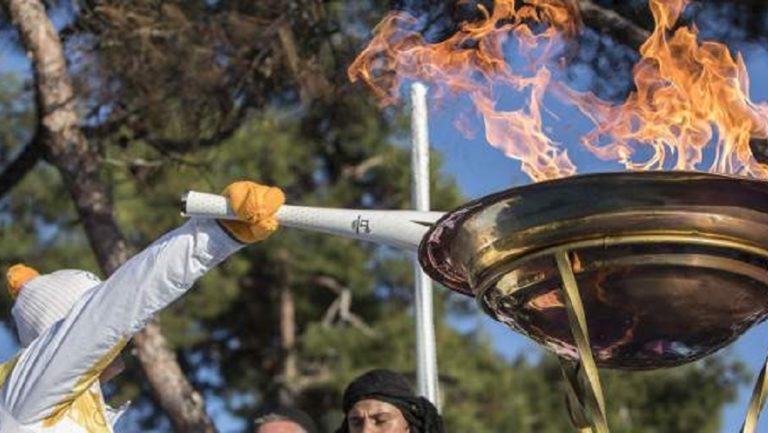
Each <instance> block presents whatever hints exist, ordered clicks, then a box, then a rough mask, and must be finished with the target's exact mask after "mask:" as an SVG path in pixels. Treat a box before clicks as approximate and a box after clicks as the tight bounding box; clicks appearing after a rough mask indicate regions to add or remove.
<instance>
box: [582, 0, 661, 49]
mask: <svg viewBox="0 0 768 433" xmlns="http://www.w3.org/2000/svg"><path fill="white" fill-rule="evenodd" d="M578 5H579V9H580V10H581V17H582V19H583V20H584V24H586V25H587V26H589V27H591V28H593V29H595V30H598V31H600V32H603V33H606V34H608V35H610V36H611V37H613V38H614V39H616V40H617V41H619V42H621V43H623V44H626V45H629V46H630V47H632V48H640V46H641V45H642V44H643V42H645V40H646V39H648V37H649V36H650V35H651V32H650V31H648V30H646V29H644V28H642V27H640V26H638V25H637V24H635V23H633V22H632V21H630V20H628V19H627V18H625V17H623V16H621V15H620V14H618V13H617V12H615V11H612V10H610V9H606V8H604V7H602V6H600V5H598V4H596V3H594V2H593V1H592V0H578Z"/></svg>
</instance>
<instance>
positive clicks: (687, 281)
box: [184, 172, 768, 369]
mask: <svg viewBox="0 0 768 433" xmlns="http://www.w3.org/2000/svg"><path fill="white" fill-rule="evenodd" d="M190 194H196V195H194V196H193V195H189V196H187V199H186V201H185V210H184V211H185V213H187V214H195V215H205V216H214V217H217V218H220V217H225V216H226V215H227V214H228V209H227V204H226V201H222V200H224V199H222V198H220V197H218V198H214V197H213V196H210V195H204V194H202V195H201V194H200V193H190ZM217 200H218V201H217ZM229 216H230V217H233V215H232V213H231V211H229ZM278 219H279V220H280V222H281V224H283V225H287V226H292V227H298V228H301V229H305V230H313V231H322V232H326V233H332V234H336V235H342V236H348V237H355V238H358V239H364V240H371V241H374V242H378V243H384V244H388V245H392V246H395V247H398V248H404V249H412V250H415V249H416V248H417V247H418V254H419V259H420V262H421V265H422V267H423V268H424V269H425V270H426V271H427V273H429V275H430V276H431V277H432V278H434V279H435V280H436V281H438V282H439V283H441V284H443V285H444V286H446V287H448V288H450V289H452V290H454V291H457V292H459V293H462V294H464V295H468V296H473V297H474V298H475V299H476V300H477V302H478V304H479V305H480V306H481V307H482V308H483V310H485V312H486V313H488V314H489V315H490V316H491V317H493V318H494V319H496V320H498V321H500V322H503V323H505V324H507V325H508V326H509V327H510V328H512V329H514V330H515V331H518V332H520V333H522V334H524V335H527V336H528V337H530V338H532V339H533V340H535V341H536V342H538V343H540V344H541V345H543V346H544V347H546V348H548V349H550V350H552V351H554V352H555V353H556V354H558V355H560V356H561V357H565V358H570V359H576V358H577V357H578V355H577V350H576V348H575V346H574V342H573V338H572V336H571V327H570V326H569V324H568V315H567V311H566V308H565V300H564V296H563V292H562V289H563V287H562V286H563V284H562V280H563V278H564V277H563V268H562V263H564V262H567V263H568V267H569V268H570V269H569V270H567V273H568V274H572V275H573V276H574V277H575V282H576V285H577V286H578V292H579V293H580V296H581V299H582V301H583V305H584V311H585V313H586V318H587V323H588V329H589V333H590V341H591V347H592V351H593V353H594V356H595V360H596V362H597V365H598V366H601V367H608V368H625V369H650V368H660V367H669V366H675V365H679V364H683V363H686V362H689V361H693V360H696V359H699V358H701V357H703V356H705V355H707V354H710V353H712V352H714V351H716V350H718V349H720V348H722V347H723V346H725V345H727V344H728V343H730V342H731V341H733V340H734V339H735V338H736V337H737V336H739V335H740V334H742V333H743V332H744V331H746V330H747V329H748V328H749V327H751V326H753V325H754V324H756V323H758V322H760V321H762V320H764V319H765V317H766V314H767V313H768V183H766V182H762V181H756V180H749V179H741V178H734V177H727V176H720V175H712V174H704V173H686V172H630V173H606V174H594V175H584V176H575V177H569V178H566V179H561V180H555V181H548V182H541V183H537V184H532V185H528V186H523V187H519V188H514V189H510V190H507V191H503V192H500V193H497V194H494V195H490V196H487V197H484V198H481V199H479V200H475V201H473V202H470V203H467V204H466V205H464V206H462V207H460V208H458V209H455V210H453V211H451V212H449V213H446V214H442V213H437V212H414V211H371V210H350V209H318V208H308V207H296V206H284V207H283V208H282V209H281V210H280V212H279V213H278ZM555 257H560V261H559V262H560V267H559V266H558V263H556V260H555ZM563 258H567V260H563Z"/></svg>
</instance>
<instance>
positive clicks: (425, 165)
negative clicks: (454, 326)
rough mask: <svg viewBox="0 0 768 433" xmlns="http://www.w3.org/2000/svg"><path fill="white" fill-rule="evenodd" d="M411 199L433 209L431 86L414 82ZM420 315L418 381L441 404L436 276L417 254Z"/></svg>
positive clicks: (416, 205) (422, 208) (424, 208)
mask: <svg viewBox="0 0 768 433" xmlns="http://www.w3.org/2000/svg"><path fill="white" fill-rule="evenodd" d="M411 106H412V110H413V111H412V112H411V142H412V146H413V151H412V158H411V169H412V171H413V173H412V178H411V200H412V201H413V206H414V209H416V210H418V211H428V210H429V207H430V206H429V124H428V119H427V87H426V86H424V85H423V84H421V83H414V84H413V85H412V86H411ZM414 277H415V278H414V280H415V283H416V287H415V291H416V296H415V306H414V308H415V316H416V381H417V387H418V392H419V394H420V395H422V396H424V397H425V398H427V399H428V400H429V401H431V402H432V403H433V404H434V405H435V406H437V407H438V409H439V407H440V401H439V394H438V393H439V390H438V380H437V355H436V350H435V325H434V317H433V312H432V280H431V279H430V278H429V277H428V276H427V274H426V273H424V271H423V270H422V269H421V266H419V261H418V259H417V258H415V257H414Z"/></svg>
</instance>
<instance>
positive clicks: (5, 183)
mask: <svg viewBox="0 0 768 433" xmlns="http://www.w3.org/2000/svg"><path fill="white" fill-rule="evenodd" d="M43 154H44V147H43V144H42V139H41V138H40V134H39V132H36V133H35V136H34V137H32V140H31V141H30V142H29V143H28V144H27V145H26V146H25V147H24V149H23V150H22V151H21V153H20V154H19V155H18V156H17V157H16V159H14V160H13V161H11V163H10V164H8V165H7V166H6V167H5V169H4V170H3V172H2V173H0V198H3V197H4V196H5V194H7V193H8V191H10V190H12V189H13V188H14V187H15V186H16V185H17V184H18V183H19V182H21V181H22V180H23V179H24V177H25V176H26V175H27V173H29V172H30V171H32V169H33V168H35V166H36V165H37V162H38V161H39V160H40V159H41V158H42V157H43Z"/></svg>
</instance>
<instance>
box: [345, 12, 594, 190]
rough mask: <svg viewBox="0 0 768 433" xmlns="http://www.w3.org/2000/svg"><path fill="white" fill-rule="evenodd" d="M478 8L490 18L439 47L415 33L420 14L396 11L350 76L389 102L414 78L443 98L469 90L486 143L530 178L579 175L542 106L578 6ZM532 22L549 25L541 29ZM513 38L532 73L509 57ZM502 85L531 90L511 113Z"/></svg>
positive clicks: (376, 32)
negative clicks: (548, 130)
mask: <svg viewBox="0 0 768 433" xmlns="http://www.w3.org/2000/svg"><path fill="white" fill-rule="evenodd" d="M480 8H481V11H482V12H483V14H484V19H482V20H478V21H476V22H465V23H463V24H462V25H461V27H460V28H459V30H458V31H457V32H456V33H455V34H454V35H453V36H451V37H450V38H448V39H447V40H445V41H442V42H439V43H434V44H430V43H428V42H427V41H425V40H424V38H423V37H422V36H421V34H419V33H418V31H416V30H414V29H415V27H416V25H417V20H416V19H415V18H413V17H411V16H410V15H408V14H405V13H402V12H393V13H391V14H390V15H388V16H387V17H386V18H384V19H383V20H382V21H381V23H379V25H378V26H377V27H376V29H375V30H374V38H373V40H372V41H371V42H370V44H369V45H368V46H367V47H366V48H365V50H364V51H363V52H361V53H360V55H359V56H358V57H357V59H355V61H354V62H353V63H352V65H350V67H349V71H348V74H349V77H350V80H352V81H356V80H358V79H360V80H362V81H364V82H365V83H366V84H368V85H369V87H370V88H371V89H372V90H373V91H374V93H375V94H376V95H377V96H378V97H379V99H380V100H381V102H382V103H383V104H391V103H394V102H396V101H397V99H398V98H397V95H398V91H399V88H400V85H401V84H402V83H403V81H405V80H408V79H416V80H421V81H425V82H429V83H432V84H434V85H433V93H436V94H437V97H438V98H439V97H442V96H444V94H445V93H446V92H452V93H454V94H462V95H467V96H468V97H469V99H470V100H472V102H473V103H474V105H475V107H476V108H477V110H478V111H479V113H480V114H481V116H482V117H483V121H484V125H485V131H486V139H487V140H488V142H489V143H490V144H491V145H493V146H495V147H497V148H499V149H500V150H501V151H502V152H504V154H506V155H507V156H509V157H511V158H515V159H518V160H520V161H521V163H522V170H523V171H524V172H525V173H526V174H528V175H529V176H530V177H531V178H533V179H534V180H536V181H540V180H545V179H551V178H555V177H561V176H568V175H571V174H574V173H575V172H576V167H575V166H574V165H573V163H572V162H571V161H570V159H569V158H568V154H567V152H565V150H563V149H561V148H560V147H559V146H558V145H557V144H555V143H554V142H553V141H552V140H551V139H550V138H549V137H548V136H547V134H545V133H544V131H543V127H542V117H541V106H542V99H543V97H544V93H545V90H546V88H547V86H548V84H549V81H550V76H551V74H550V71H549V69H548V67H547V66H546V64H545V63H546V61H547V59H549V58H550V57H552V52H553V51H554V50H556V48H557V47H558V45H559V44H558V42H559V40H560V38H561V37H563V36H568V37H570V36H572V35H575V34H576V32H577V31H578V27H579V18H578V13H577V11H576V9H574V8H572V7H570V6H568V5H567V4H564V3H561V2H559V1H552V0H538V1H530V2H528V3H527V4H524V5H523V6H522V7H520V8H516V7H515V1H514V0H504V1H497V2H496V3H495V4H494V7H493V11H488V10H487V9H485V8H483V7H482V6H480ZM530 23H543V24H547V27H546V28H545V29H544V30H543V31H541V32H538V33H536V32H534V31H533V30H532V28H531V26H530ZM510 37H512V38H510ZM510 39H512V40H514V42H517V45H518V47H517V48H518V50H519V53H520V55H521V56H526V57H527V58H528V59H529V63H530V65H531V66H532V67H531V68H530V70H529V71H527V72H529V74H530V75H528V76H524V75H522V73H520V72H516V71H515V69H514V68H513V67H512V66H511V65H510V64H509V63H508V62H507V61H506V60H505V50H506V49H507V47H506V45H507V43H508V42H509V41H510ZM500 87H508V88H511V89H513V90H514V91H516V92H527V93H529V94H530V96H529V101H528V102H529V103H528V105H527V106H526V107H524V108H521V109H518V110H512V111H502V110H500V109H498V108H497V104H498V100H499V98H500V97H499V90H500Z"/></svg>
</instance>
